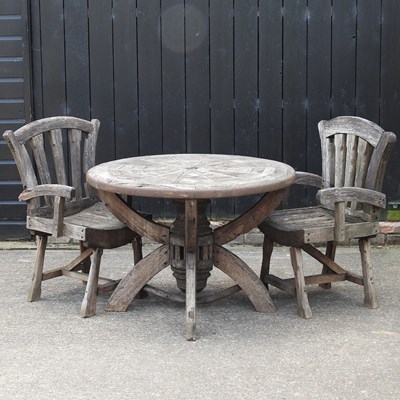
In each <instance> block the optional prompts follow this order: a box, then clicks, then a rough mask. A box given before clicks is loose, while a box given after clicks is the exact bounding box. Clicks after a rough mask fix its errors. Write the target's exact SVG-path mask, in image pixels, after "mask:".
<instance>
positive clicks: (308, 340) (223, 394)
mask: <svg viewBox="0 0 400 400" xmlns="http://www.w3.org/2000/svg"><path fill="white" fill-rule="evenodd" d="M18 247H21V246H13V245H11V246H10V245H9V246H8V249H7V248H5V247H4V246H3V249H2V250H0V255H1V266H0V296H1V303H2V307H1V308H0V324H1V325H0V399H7V400H8V399H10V400H11V399H13V400H14V399H15V400H16V399H29V400H34V399H40V400H46V399H52V400H55V399H63V400H64V399H70V400H72V399H118V400H122V399H146V400H148V399H173V400H178V399H185V400H191V399H193V400H194V399H201V400H206V399H213V400H219V399H229V400H231V399H238V400H239V399H270V400H275V399H279V400H283V399H290V400H291V399H307V400H312V399H379V400H383V399H388V400H389V399H393V400H394V399H396V400H397V399H400V307H399V306H400V294H399V293H400V292H399V286H398V283H399V282H400V247H390V248H389V247H381V248H373V262H374V265H375V272H376V287H377V291H378V294H379V302H380V308H379V309H377V310H369V309H367V308H365V307H364V306H363V304H362V300H363V290H362V288H361V287H360V286H357V285H354V284H350V283H347V282H345V283H338V284H336V285H335V286H334V287H333V288H332V289H331V290H323V289H320V288H319V287H315V288H314V287H313V288H311V289H310V290H309V298H310V304H311V308H312V310H313V318H312V319H310V320H303V319H301V318H299V317H297V315H296V305H295V300H294V298H292V297H291V296H289V295H287V294H285V293H283V292H280V291H278V290H277V289H275V288H272V289H271V296H272V298H273V300H274V302H275V304H276V306H277V313H275V314H261V313H257V312H255V311H254V309H253V307H252V305H251V303H250V302H249V300H248V299H247V298H246V297H245V296H244V295H243V294H242V293H241V292H239V293H236V294H235V295H233V296H232V297H230V298H229V299H225V300H220V301H218V302H216V303H214V304H212V305H208V306H201V307H198V310H197V327H198V330H197V332H198V340H197V341H196V342H187V341H186V340H185V338H184V307H183V306H182V305H179V304H175V303H172V302H168V301H165V300H162V299H159V298H155V297H148V298H147V299H143V300H135V301H134V302H133V303H132V304H131V306H130V307H129V309H128V311H127V312H125V313H106V312H105V311H103V307H104V305H105V303H106V301H107V298H108V295H102V296H101V297H100V298H99V301H98V313H97V315H96V316H95V317H93V318H89V319H82V318H80V317H79V309H80V302H81V300H82V297H83V293H84V286H83V285H82V284H80V282H78V281H75V280H72V279H67V278H64V277H63V278H57V279H53V280H50V281H46V282H44V284H43V291H42V299H41V301H38V302H35V303H28V302H27V301H26V292H27V288H28V284H29V281H30V275H31V268H32V264H33V260H34V251H33V250H30V249H27V248H23V249H21V248H19V249H18ZM22 247H23V246H22ZM56 247H57V246H56ZM151 248H152V246H151V245H147V246H146V250H150V249H151ZM229 249H230V250H232V251H234V252H235V253H236V254H238V255H239V256H240V257H242V258H243V259H244V260H246V261H247V262H248V264H249V265H250V266H251V267H252V268H254V270H255V271H256V272H258V271H259V265H260V259H261V248H260V247H254V246H244V245H240V246H230V247H229ZM73 253H75V251H74V250H69V249H68V248H62V249H54V250H50V251H48V253H47V262H48V265H49V267H50V268H51V267H53V268H54V267H56V266H57V263H60V262H67V261H68V260H70V259H71V258H72V257H73ZM338 259H339V260H342V261H343V262H344V263H345V264H346V265H347V266H349V268H350V269H354V270H357V268H358V265H359V256H358V249H357V248H356V247H348V248H341V249H340V250H339V251H338ZM306 260H307V261H310V260H309V258H306ZM130 263H131V251H130V249H129V248H123V249H119V250H108V251H105V252H104V258H103V262H102V275H103V276H107V277H113V278H117V277H122V276H123V275H124V273H126V271H127V270H128V269H129V267H130ZM273 265H274V273H276V274H277V275H279V274H281V275H283V274H285V273H287V274H288V276H290V267H289V265H290V264H289V255H288V251H287V249H285V248H277V249H276V251H275V252H274V256H273ZM310 265H311V266H316V264H314V263H312V262H311V261H310ZM317 270H319V267H317ZM154 284H157V285H159V286H162V287H163V288H165V289H168V290H172V291H175V290H176V289H175V284H174V279H173V278H172V277H171V272H170V270H169V269H168V270H165V271H163V273H161V274H160V275H159V276H158V277H156V279H155V281H154ZM229 284H230V282H229V278H227V277H226V276H224V275H223V274H222V273H220V272H219V271H217V270H215V272H213V275H212V277H211V278H210V281H209V287H208V288H207V289H206V290H209V291H213V290H217V289H218V288H221V287H226V286H228V285H229Z"/></svg>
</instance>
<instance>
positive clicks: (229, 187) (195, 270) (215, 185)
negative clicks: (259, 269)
mask: <svg viewBox="0 0 400 400" xmlns="http://www.w3.org/2000/svg"><path fill="white" fill-rule="evenodd" d="M294 178H295V171H294V170H293V168H291V167H290V166H288V165H286V164H283V163H280V162H277V161H272V160H266V159H261V158H254V157H245V156H232V155H218V154H174V155H173V154H169V155H154V156H143V157H133V158H127V159H121V160H116V161H110V162H107V163H104V164H100V165H98V166H95V167H93V168H91V169H90V170H89V171H88V173H87V181H88V183H89V184H90V185H91V186H93V187H95V188H96V189H97V191H98V194H99V196H100V198H101V199H102V201H103V202H104V203H105V204H106V205H107V207H108V208H109V209H110V210H111V211H112V212H113V214H114V215H115V216H116V217H118V218H119V219H120V220H121V221H123V222H125V223H126V224H127V226H128V227H130V228H131V229H132V230H134V231H136V232H138V233H139V234H140V235H142V236H144V237H147V238H149V239H152V240H154V241H156V242H158V243H161V246H160V247H159V248H157V249H156V250H154V251H153V252H152V253H150V254H149V255H148V256H146V257H145V258H144V259H142V260H141V261H139V262H138V263H137V264H135V265H134V267H133V268H132V269H131V270H130V272H129V273H128V274H127V275H126V277H124V278H123V279H122V280H121V282H120V283H119V285H118V286H117V287H116V289H115V291H114V292H113V294H112V295H111V297H110V299H109V301H108V303H107V305H106V310H107V311H125V310H126V309H127V308H128V306H129V304H130V303H131V301H132V300H133V299H134V298H135V296H136V295H137V294H138V293H139V292H140V291H141V290H142V289H143V288H144V290H146V291H148V292H151V293H154V294H158V295H161V296H162V297H166V298H169V299H171V300H177V301H181V302H186V338H187V339H188V340H195V329H196V301H197V302H211V301H213V300H216V299H220V298H222V297H225V296H227V295H230V294H232V293H234V292H235V291H237V290H240V289H242V290H243V291H244V292H245V293H246V295H247V296H248V298H249V299H250V301H251V302H252V303H253V305H254V307H255V309H256V310H257V311H260V312H272V311H275V306H274V304H273V302H272V300H271V297H270V296H269V293H268V291H267V289H266V287H265V286H264V285H263V284H262V282H261V281H260V279H259V278H258V277H257V275H256V274H255V273H254V272H253V271H252V270H251V269H250V268H249V266H248V265H247V264H246V263H245V262H244V261H243V260H241V259H240V258H238V257H237V256H236V255H234V254H233V253H232V252H230V251H229V250H227V249H225V248H224V247H222V245H223V244H225V243H228V242H230V241H231V240H233V239H235V238H236V237H237V236H239V235H241V234H243V233H246V232H248V231H250V230H251V229H253V228H255V227H256V226H257V225H258V224H260V223H261V222H262V221H263V220H264V219H265V218H266V217H267V216H268V215H269V214H270V213H271V212H272V211H273V210H274V209H275V208H276V207H277V206H278V204H279V203H280V201H281V200H282V198H283V196H284V195H285V193H286V192H287V190H288V187H289V186H290V185H291V184H292V182H293V181H294ZM254 194H262V195H263V196H262V197H261V198H260V199H259V200H258V201H257V202H256V204H255V205H254V206H252V207H251V208H250V209H249V210H247V211H246V212H244V213H243V214H242V215H240V216H239V217H237V218H236V219H234V220H232V221H231V222H229V223H227V224H226V225H223V226H221V227H218V228H216V229H214V230H212V229H211V227H210V224H209V221H208V219H207V217H206V212H205V209H206V207H207V204H208V202H209V199H219V198H227V197H238V196H246V195H254ZM119 195H130V196H140V197H153V198H164V199H174V202H175V203H176V205H177V217H176V220H175V221H174V223H173V225H172V227H169V226H165V225H162V224H160V223H156V222H154V221H150V220H148V219H146V218H144V217H143V216H141V215H140V214H139V213H138V212H137V211H136V210H134V209H131V208H130V207H128V205H126V203H125V202H124V200H123V199H122V198H121V197H120V196H119ZM169 265H170V266H171V268H172V270H173V273H174V276H175V277H176V279H177V284H178V287H179V288H180V289H182V291H183V292H185V293H186V298H185V297H184V296H182V297H181V298H180V297H179V296H177V295H172V294H171V295H170V294H168V293H165V292H163V291H162V290H160V289H158V288H154V287H153V286H151V285H148V282H149V281H150V280H151V279H152V278H153V277H154V276H155V275H156V274H158V273H159V272H160V271H161V270H163V269H164V268H165V267H167V266H169ZM213 266H216V267H217V268H219V269H220V270H221V271H223V272H224V273H225V274H227V275H228V276H229V277H231V278H232V279H233V281H234V282H235V283H237V285H235V286H233V287H230V288H228V289H225V290H223V291H222V293H220V294H218V295H215V294H214V295H212V296H211V297H209V298H207V297H204V296H201V295H200V296H198V299H196V293H198V292H200V291H201V290H202V289H203V288H204V287H205V286H206V281H207V278H208V277H209V275H210V271H211V269H212V267H213Z"/></svg>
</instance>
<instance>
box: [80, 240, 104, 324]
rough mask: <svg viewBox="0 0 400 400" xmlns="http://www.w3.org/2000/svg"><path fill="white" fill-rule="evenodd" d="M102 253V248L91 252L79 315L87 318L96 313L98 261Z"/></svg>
mask: <svg viewBox="0 0 400 400" xmlns="http://www.w3.org/2000/svg"><path fill="white" fill-rule="evenodd" d="M102 254H103V249H100V248H98V249H96V250H95V252H94V253H93V259H92V263H91V265H90V271H89V276H88V282H87V285H86V290H85V297H84V298H83V301H82V306H81V317H84V318H87V317H91V316H93V315H95V314H96V304H97V285H98V281H99V273H100V261H101V256H102Z"/></svg>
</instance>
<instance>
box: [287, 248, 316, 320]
mask: <svg viewBox="0 0 400 400" xmlns="http://www.w3.org/2000/svg"><path fill="white" fill-rule="evenodd" d="M290 260H291V262H292V267H293V272H294V280H295V283H296V298H297V314H298V315H299V316H300V317H303V318H311V317H312V312H311V308H310V304H309V303H308V296H307V291H306V284H305V280H304V271H303V256H302V254H301V249H300V248H298V247H291V248H290Z"/></svg>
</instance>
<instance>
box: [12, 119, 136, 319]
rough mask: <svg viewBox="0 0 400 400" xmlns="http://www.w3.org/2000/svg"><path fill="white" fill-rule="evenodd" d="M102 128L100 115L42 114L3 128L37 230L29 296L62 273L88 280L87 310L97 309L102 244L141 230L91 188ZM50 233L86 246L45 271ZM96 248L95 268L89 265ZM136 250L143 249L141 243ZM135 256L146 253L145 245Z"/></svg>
mask: <svg viewBox="0 0 400 400" xmlns="http://www.w3.org/2000/svg"><path fill="white" fill-rule="evenodd" d="M98 129H99V121H97V120H92V121H85V120H83V119H79V118H75V117H63V116H62V117H51V118H43V119H41V120H37V121H34V122H31V123H29V124H27V125H24V126H23V127H21V128H19V129H18V130H16V131H15V132H13V131H7V132H5V134H4V138H5V140H6V141H7V143H8V145H9V147H10V149H11V152H12V154H13V156H14V159H15V161H16V164H17V167H18V171H19V173H20V176H21V181H22V185H23V189H24V190H23V192H22V193H21V194H20V195H19V200H20V201H26V202H27V224H26V226H27V228H28V229H30V230H32V231H33V232H34V233H35V234H36V235H37V255H36V261H35V268H34V277H33V282H32V286H31V289H30V293H29V300H30V301H34V300H38V299H39V298H40V292H41V281H42V280H48V279H52V278H55V277H58V276H63V275H64V276H69V277H73V278H78V279H81V280H83V281H85V280H88V285H87V287H86V295H85V298H84V302H83V305H82V315H83V316H90V315H93V314H94V313H95V308H96V307H95V305H96V296H97V282H98V279H99V278H98V270H99V263H100V258H101V252H102V249H103V248H114V247H118V246H122V245H125V244H127V243H129V242H131V241H132V240H133V238H135V237H136V236H137V234H136V233H135V232H133V231H131V230H130V229H128V227H127V226H126V225H124V224H123V223H122V222H121V221H119V220H118V219H117V218H115V217H114V216H113V215H112V214H111V213H110V212H109V211H108V209H107V208H106V207H105V206H104V205H103V204H102V203H101V202H99V200H98V199H97V198H96V197H95V196H93V191H90V190H87V189H89V188H88V186H87V185H86V183H85V174H86V171H87V170H88V169H89V168H91V167H93V166H94V163H95V151H96V140H97V132H98ZM48 145H50V149H51V150H50V149H48V148H47V146H48ZM67 156H68V158H67ZM52 168H54V171H53V170H52ZM49 235H52V236H54V237H59V236H66V237H68V238H70V239H75V240H79V241H80V243H81V249H82V252H81V254H80V255H79V256H78V257H76V258H75V259H74V260H73V261H71V263H69V264H68V265H67V266H63V267H57V268H55V269H52V270H47V271H45V272H43V262H44V254H45V249H46V243H47V236H49ZM138 244H139V242H138ZM94 249H96V254H95V255H94V256H93V262H92V264H91V268H87V266H88V265H90V261H89V257H90V256H91V255H92V253H93V252H94ZM135 250H137V251H138V252H139V246H138V245H137V246H136V247H135ZM135 258H136V260H138V259H140V258H141V249H140V252H139V254H138V255H137V256H136V257H135ZM78 270H81V272H78ZM88 273H89V276H88ZM86 278H87V279H86Z"/></svg>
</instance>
